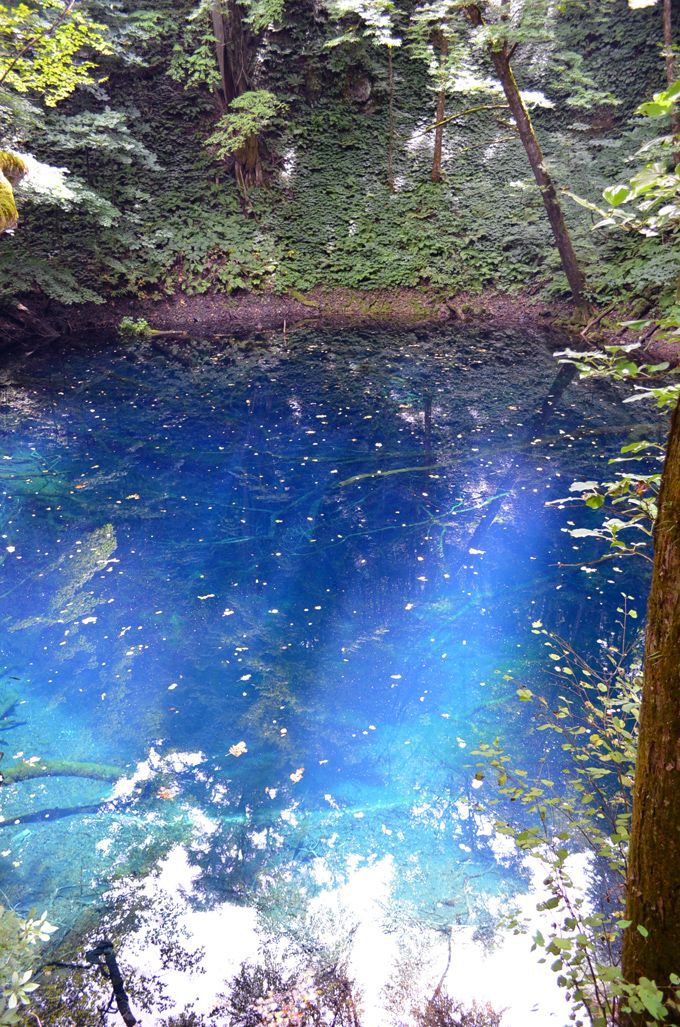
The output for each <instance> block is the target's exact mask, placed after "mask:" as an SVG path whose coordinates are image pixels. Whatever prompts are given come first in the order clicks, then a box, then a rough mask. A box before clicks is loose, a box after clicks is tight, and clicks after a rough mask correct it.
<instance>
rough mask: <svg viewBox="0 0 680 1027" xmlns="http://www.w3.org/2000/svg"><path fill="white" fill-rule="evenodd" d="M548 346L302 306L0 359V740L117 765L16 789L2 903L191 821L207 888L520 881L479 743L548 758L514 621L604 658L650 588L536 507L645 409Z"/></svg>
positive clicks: (608, 451)
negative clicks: (278, 314) (265, 316)
mask: <svg viewBox="0 0 680 1027" xmlns="http://www.w3.org/2000/svg"><path fill="white" fill-rule="evenodd" d="M563 346H564V340H560V339H555V338H554V337H550V336H548V335H545V336H541V335H540V334H537V333H536V332H524V333H522V332H519V331H516V332H499V331H498V330H491V329H488V330H483V329H476V330H471V329H469V328H453V329H447V330H446V331H444V330H440V331H437V332H429V333H409V332H400V333H391V334H390V333H384V332H383V333H380V332H359V331H356V330H339V331H338V330H336V331H325V332H318V331H311V330H310V331H306V330H305V331H296V332H294V333H289V334H288V335H287V336H286V337H281V336H275V337H271V336H268V337H251V338H249V339H245V340H243V339H242V340H236V339H222V340H212V341H194V342H189V341H185V340H172V341H171V340H168V339H167V338H163V339H157V340H152V341H134V342H121V341H116V340H108V341H106V340H104V341H102V340H99V341H89V342H88V343H80V344H78V345H75V344H73V343H71V344H69V345H67V344H64V346H63V347H62V348H52V350H51V351H50V352H48V351H46V350H44V349H41V348H37V349H36V350H35V352H33V353H24V354H15V355H13V356H11V357H5V362H4V371H3V376H2V385H3V387H2V394H1V396H0V401H1V404H2V405H1V407H0V414H1V418H2V427H3V441H2V445H1V447H0V458H1V459H0V479H1V480H0V490H1V491H2V497H3V503H2V527H1V529H0V534H1V535H2V539H1V545H2V548H1V552H2V558H1V562H2V585H1V588H0V617H1V618H2V625H3V637H2V660H3V669H4V672H5V673H4V677H3V680H2V698H3V706H5V707H6V706H7V705H8V704H9V702H10V701H11V700H12V699H13V698H16V699H17V705H16V706H15V707H14V709H13V710H12V712H11V714H10V715H8V717H6V718H5V721H4V722H0V728H1V729H2V730H1V731H0V734H1V736H2V748H3V749H4V757H3V767H7V766H11V765H13V764H14V763H17V762H20V761H22V760H24V761H25V760H30V759H32V758H34V757H39V758H40V760H46V761H54V760H60V761H86V762H96V763H100V764H106V765H108V766H109V767H113V768H118V770H119V775H120V780H119V781H118V782H117V784H115V785H114V786H113V792H112V785H111V784H110V783H108V782H105V781H98V780H93V779H88V778H77V777H56V776H52V777H43V778H36V779H34V780H28V781H22V782H21V783H18V784H16V785H12V786H7V787H5V788H3V790H2V795H1V796H0V800H1V801H2V815H3V817H4V821H3V822H2V824H0V828H2V830H1V831H0V843H1V849H2V855H1V856H0V867H1V870H2V877H3V882H2V888H3V890H4V892H5V894H6V895H7V896H8V897H9V899H10V900H11V901H12V902H14V903H16V904H18V905H19V906H20V907H21V908H27V907H29V906H32V905H35V906H38V907H40V908H49V909H50V911H51V913H52V919H57V920H58V922H60V923H62V924H66V923H69V922H73V921H74V919H75V918H76V916H77V914H78V912H79V911H80V910H81V909H82V908H83V906H86V905H87V903H89V902H97V901H98V900H99V896H100V895H101V893H102V892H103V891H104V890H105V889H106V887H107V886H108V885H109V883H110V881H111V879H112V876H113V875H114V874H120V875H125V874H130V873H138V874H143V873H145V872H147V871H148V870H149V869H150V868H151V867H152V866H153V864H154V862H155V861H156V860H158V859H159V858H160V857H162V856H163V855H164V854H165V853H167V852H168V851H170V849H171V848H172V847H173V846H175V845H177V844H180V843H181V844H182V845H184V846H185V848H186V851H187V853H188V854H189V855H188V858H189V861H190V863H191V864H192V866H193V871H192V874H193V880H194V885H195V887H194V896H195V901H196V902H199V903H201V904H202V905H203V906H204V908H208V907H210V906H211V905H212V904H215V903H218V902H223V901H225V900H229V901H232V902H237V903H241V904H250V903H255V904H257V903H259V904H260V907H262V906H265V907H266V908H267V909H268V911H269V912H272V911H276V910H277V909H279V908H280V912H281V915H282V916H283V915H284V914H285V910H286V908H287V906H288V904H289V903H290V901H291V900H290V890H289V887H290V885H291V882H293V884H296V885H298V886H300V887H303V888H304V889H307V891H308V892H309V891H310V890H313V889H314V888H323V887H330V886H331V885H338V884H341V883H342V882H343V881H344V880H346V879H347V874H348V873H349V872H350V870H353V869H354V870H355V869H356V868H357V867H362V866H371V865H375V864H376V863H377V862H379V861H384V860H385V859H388V860H389V861H390V865H391V867H392V869H393V874H392V885H391V894H390V902H391V903H393V904H394V905H393V908H394V909H395V910H399V911H401V912H402V913H403V912H405V913H407V914H408V916H410V917H412V918H415V919H418V920H419V921H421V922H424V923H428V924H432V925H434V926H436V927H444V928H446V927H447V926H448V925H450V924H454V923H477V924H483V923H484V916H485V912H484V911H485V910H486V911H487V913H488V910H489V909H493V908H496V909H498V908H499V906H500V905H502V904H503V903H504V902H506V900H507V899H509V898H510V897H512V895H513V894H514V893H515V892H516V891H518V890H521V889H522V887H523V886H524V883H525V882H524V880H523V870H522V867H521V865H517V864H515V863H513V861H512V860H511V859H510V858H509V857H508V856H507V854H506V855H505V856H503V855H502V854H500V855H499V852H498V849H497V847H495V846H494V844H493V842H494V838H493V832H491V831H490V830H489V828H488V823H489V821H488V819H487V820H484V818H478V817H476V816H474V815H473V811H474V808H475V803H476V802H477V800H478V799H479V797H480V794H481V793H483V792H484V790H485V787H486V786H483V787H482V788H477V787H475V786H476V785H478V784H479V782H476V781H475V780H474V774H475V762H476V759H475V756H474V755H473V750H474V749H475V748H476V745H477V744H478V743H479V742H483V741H490V740H493V738H494V737H495V736H496V735H499V734H500V735H502V736H503V738H504V740H505V741H506V742H507V744H508V745H509V746H510V745H514V746H516V747H518V748H519V752H520V758H521V759H522V760H523V761H524V763H525V765H526V766H528V767H531V766H532V765H534V764H537V762H538V761H539V760H540V759H542V758H544V756H546V755H547V758H548V759H550V758H552V757H551V754H550V753H547V754H546V752H545V746H546V744H547V742H546V737H545V734H542V733H537V732H532V731H531V730H530V728H531V723H530V719H529V715H528V712H527V710H526V705H525V704H519V703H518V702H517V699H516V689H517V688H518V687H520V686H523V685H527V686H529V687H531V688H534V689H535V690H537V691H541V692H543V693H544V694H549V693H550V691H551V690H552V689H555V688H557V687H558V686H559V681H558V680H557V683H556V679H557V674H556V673H555V669H554V665H553V666H551V665H550V662H549V661H548V660H546V649H545V645H544V641H545V640H544V638H543V637H542V636H540V635H539V636H537V635H535V634H532V631H531V627H532V622H535V621H537V620H540V621H541V622H542V623H543V625H545V627H546V628H548V629H550V630H552V631H556V632H557V633H558V634H560V635H561V636H563V637H565V638H566V639H568V640H569V642H571V643H572V644H573V645H575V646H576V647H577V648H578V649H579V651H581V652H583V653H584V654H586V655H589V656H593V655H594V654H595V653H596V652H597V651H598V649H599V648H600V647H601V646H602V645H603V644H605V643H607V642H609V641H611V639H612V638H613V637H615V634H616V632H617V630H618V629H617V627H616V624H615V621H616V613H615V610H616V607H617V606H618V605H619V604H620V599H621V593H622V592H625V593H626V594H628V595H630V596H631V597H634V598H635V599H636V600H637V599H638V598H639V597H640V596H642V595H644V592H645V588H646V580H645V579H644V575H643V576H642V577H638V576H637V569H635V568H633V567H631V566H630V564H628V565H626V564H625V563H623V564H622V565H621V566H618V565H617V563H616V561H613V562H610V563H607V564H604V565H602V566H598V567H597V568H595V569H584V567H583V564H584V561H585V559H586V558H587V552H586V550H585V549H584V548H583V545H582V544H581V545H579V547H578V549H577V548H575V546H576V543H575V542H574V540H573V539H572V538H571V537H570V536H569V535H567V534H566V533H565V531H564V529H565V527H566V526H567V524H568V522H569V521H570V522H574V523H579V524H581V523H587V517H589V516H593V517H594V516H596V515H594V514H592V515H591V514H590V513H589V512H587V511H585V512H583V511H580V510H575V509H573V508H567V509H566V510H565V509H562V510H560V509H558V508H556V507H546V505H545V504H546V502H548V501H551V500H555V499H559V498H560V497H562V496H566V495H568V494H569V492H568V490H569V485H570V484H571V483H572V482H573V481H574V480H578V479H580V480H583V479H588V478H600V477H602V475H604V474H605V473H606V464H607V460H608V459H609V458H610V457H612V456H614V455H615V453H616V451H617V449H618V446H619V445H620V444H621V443H622V441H624V440H625V438H626V437H627V436H628V435H629V430H630V425H631V423H632V420H633V417H635V416H637V417H638V418H639V417H640V416H641V415H640V410H639V408H638V409H635V410H631V408H629V407H626V406H622V404H621V401H620V397H619V395H618V394H617V392H616V391H615V390H614V388H613V387H612V386H611V385H609V384H597V383H580V382H578V380H575V379H574V378H573V377H572V376H571V372H570V371H568V370H566V371H565V369H564V368H561V366H560V365H559V364H558V363H557V362H556V361H555V360H554V358H553V356H552V353H553V351H554V350H555V349H558V348H561V347H563ZM642 417H644V413H643V414H642ZM638 430H639V432H640V433H641V434H643V435H644V434H647V435H648V434H649V426H644V427H643V428H640V429H638ZM562 564H567V565H570V566H561V565H562ZM16 721H19V723H16ZM7 725H9V726H7ZM555 758H556V757H555ZM114 772H115V771H114ZM112 795H114V796H115V797H114V799H113V801H109V800H111V798H112ZM102 803H103V804H104V805H101V804H102ZM485 825H486V826H485ZM494 902H495V906H494Z"/></svg>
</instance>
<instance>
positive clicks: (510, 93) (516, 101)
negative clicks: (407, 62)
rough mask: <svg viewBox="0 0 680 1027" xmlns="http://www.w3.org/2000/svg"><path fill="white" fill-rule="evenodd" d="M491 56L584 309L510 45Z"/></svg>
mask: <svg viewBox="0 0 680 1027" xmlns="http://www.w3.org/2000/svg"><path fill="white" fill-rule="evenodd" d="M465 11H466V14H467V17H468V19H469V21H470V22H471V23H472V24H473V25H475V26H480V25H483V24H484V21H483V18H482V14H481V11H480V10H479V8H478V7H477V6H476V5H475V4H471V5H470V6H468V7H466V8H465ZM489 55H490V57H491V61H492V63H493V66H494V69H495V71H496V74H497V75H498V78H499V79H500V83H501V85H502V87H503V92H504V93H505V96H506V99H507V101H508V106H509V108H510V111H511V113H512V116H513V118H514V119H515V124H516V125H517V131H518V133H519V137H520V139H521V140H522V145H523V146H524V149H525V151H526V155H527V157H528V159H529V164H530V165H531V170H532V171H533V173H534V178H535V179H536V184H537V185H538V188H539V189H540V191H541V196H542V198H543V205H544V207H545V210H546V213H547V215H548V220H549V221H550V227H551V228H552V233H553V237H554V239H555V243H556V245H557V249H558V251H559V254H560V259H561V261H562V267H563V269H564V273H565V275H566V276H567V281H568V282H569V288H570V289H571V294H572V297H573V299H574V302H575V303H576V304H578V305H579V306H582V305H584V303H585V298H584V291H585V285H586V281H585V276H584V274H583V272H582V271H581V268H580V266H579V262H578V259H577V257H576V252H575V250H574V246H573V244H572V241H571V236H570V235H569V229H568V228H567V225H566V222H565V220H564V214H563V213H562V207H561V205H560V201H559V198H558V196H557V190H556V189H555V183H554V182H553V180H552V178H551V177H550V175H549V174H548V171H547V168H546V166H545V159H544V157H543V151H542V150H541V146H540V143H539V141H538V139H537V138H536V133H535V132H534V126H533V123H532V121H531V115H530V114H529V111H528V110H527V107H526V104H525V103H524V100H523V99H522V95H521V93H520V91H519V86H518V85H517V80H516V78H515V75H514V72H513V70H512V64H511V62H510V58H511V56H512V51H511V50H510V48H509V47H508V45H507V43H506V44H503V46H502V47H501V48H500V49H493V48H491V47H490V48H489Z"/></svg>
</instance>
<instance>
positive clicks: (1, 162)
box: [0, 150, 28, 186]
mask: <svg viewBox="0 0 680 1027" xmlns="http://www.w3.org/2000/svg"><path fill="white" fill-rule="evenodd" d="M0 171H2V173H3V175H4V176H5V178H6V179H7V181H8V182H9V184H10V185H12V186H14V185H18V184H19V182H20V181H21V179H22V178H23V177H24V175H25V174H26V172H27V171H28V164H27V163H26V161H25V160H24V159H23V157H19V156H18V155H17V154H16V153H10V152H9V150H0Z"/></svg>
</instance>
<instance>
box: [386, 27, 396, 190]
mask: <svg viewBox="0 0 680 1027" xmlns="http://www.w3.org/2000/svg"><path fill="white" fill-rule="evenodd" d="M387 93H388V99H387V188H388V189H389V190H390V192H391V193H393V192H394V134H395V133H394V61H393V58H392V47H391V46H388V47H387Z"/></svg>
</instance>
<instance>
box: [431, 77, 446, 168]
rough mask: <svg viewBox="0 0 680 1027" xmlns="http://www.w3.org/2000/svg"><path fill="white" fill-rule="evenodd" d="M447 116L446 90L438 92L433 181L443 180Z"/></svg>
mask: <svg viewBox="0 0 680 1027" xmlns="http://www.w3.org/2000/svg"><path fill="white" fill-rule="evenodd" d="M445 117H446V92H445V90H443V89H440V90H439V92H438V93H437V113H436V119H437V127H436V128H435V130H434V153H433V154H432V181H433V182H441V180H442V177H443V176H442V151H443V148H444V118H445Z"/></svg>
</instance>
